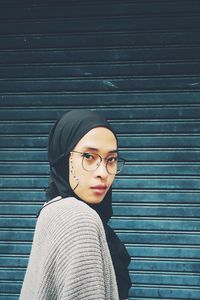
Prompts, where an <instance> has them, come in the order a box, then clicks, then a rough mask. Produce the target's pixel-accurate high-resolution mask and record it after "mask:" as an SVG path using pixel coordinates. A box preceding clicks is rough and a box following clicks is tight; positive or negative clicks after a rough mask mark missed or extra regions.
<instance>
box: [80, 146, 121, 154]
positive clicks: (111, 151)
mask: <svg viewBox="0 0 200 300" xmlns="http://www.w3.org/2000/svg"><path fill="white" fill-rule="evenodd" d="M85 150H89V151H99V149H98V148H93V147H84V148H83V151H85ZM108 153H118V150H117V149H115V150H110V151H108Z"/></svg>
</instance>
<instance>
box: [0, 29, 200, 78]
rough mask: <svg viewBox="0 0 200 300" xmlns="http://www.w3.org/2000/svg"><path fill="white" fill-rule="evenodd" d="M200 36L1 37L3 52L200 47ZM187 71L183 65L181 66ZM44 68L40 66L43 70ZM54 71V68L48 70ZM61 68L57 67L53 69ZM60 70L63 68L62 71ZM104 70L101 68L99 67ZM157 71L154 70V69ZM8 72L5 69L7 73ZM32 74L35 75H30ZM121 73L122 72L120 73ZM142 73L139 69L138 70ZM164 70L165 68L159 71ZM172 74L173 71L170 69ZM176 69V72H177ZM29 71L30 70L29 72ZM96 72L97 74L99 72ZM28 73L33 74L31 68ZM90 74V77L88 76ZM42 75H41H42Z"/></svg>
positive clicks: (33, 35) (104, 34) (109, 34)
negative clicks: (18, 50)
mask: <svg viewBox="0 0 200 300" xmlns="http://www.w3.org/2000/svg"><path fill="white" fill-rule="evenodd" d="M199 43H200V35H199V32H198V31H193V32H192V31H190V32H187V31H186V32H182V31H180V32H178V31H176V32H174V31H168V32H160V31H159V32H154V31H152V32H148V33H146V32H140V33H138V32H123V33H121V32H116V33H110V32H104V33H96V34H91V33H88V34H87V33H84V34H83V33H82V34H77V33H76V34H73V33H71V34H68V35H66V34H65V33H63V34H59V38H58V34H57V35H48V34H46V35H45V34H28V35H25V36H24V35H15V36H13V35H12V36H9V35H8V36H0V49H15V50H16V49H30V48H31V49H48V48H50V49H58V48H65V49H67V48H69V49H70V48H78V49H80V48H90V47H93V48H94V47H99V48H105V47H113V48H114V47H128V46H129V47H130V46H132V47H136V48H137V47H140V46H144V47H148V46H154V47H155V46H163V45H168V46H171V45H179V46H181V45H187V46H189V45H195V46H196V45H198V44H199ZM181 67H182V68H184V66H181ZM43 69H44V68H42V66H40V70H41V71H42V70H43ZM48 69H49V71H51V68H48ZM56 69H59V66H57V67H56V66H55V67H54V70H56ZM60 69H61V68H60ZM100 70H101V68H100ZM154 70H155V68H154ZM5 71H6V70H5ZM31 71H32V72H31ZM119 71H120V70H119ZM137 71H138V72H139V69H138V70H137ZM160 71H162V68H161V69H160ZM171 71H172V72H173V68H171ZM175 71H176V70H174V72H175ZM27 72H28V70H27ZM96 72H97V71H96ZM29 74H31V75H32V76H33V75H34V73H33V70H32V68H31V69H30V72H29ZM88 75H89V74H88ZM40 76H41V75H40Z"/></svg>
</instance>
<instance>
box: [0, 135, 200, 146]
mask: <svg viewBox="0 0 200 300" xmlns="http://www.w3.org/2000/svg"><path fill="white" fill-rule="evenodd" d="M0 140H1V141H0V147H1V148H29V147H30V148H45V147H46V146H47V143H48V137H47V136H42V135H38V136H34V135H33V136H30V135H29V136H23V135H10V136H9V135H5V136H4V135H2V136H1V135H0ZM118 141H119V147H126V148H132V149H134V148H144V149H146V148H184V149H191V148H199V147H200V137H199V134H194V135H193V136H191V135H184V136H183V135H178V134H175V135H174V136H172V135H164V134H163V135H141V136H137V135H136V136H134V135H124V136H121V135H119V136H118Z"/></svg>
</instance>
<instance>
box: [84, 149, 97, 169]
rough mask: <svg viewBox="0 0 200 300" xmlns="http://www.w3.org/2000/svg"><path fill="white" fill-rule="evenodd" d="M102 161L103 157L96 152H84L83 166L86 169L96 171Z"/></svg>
mask: <svg viewBox="0 0 200 300" xmlns="http://www.w3.org/2000/svg"><path fill="white" fill-rule="evenodd" d="M100 163H101V158H100V157H99V155H97V154H96V153H84V155H83V168H84V169H85V170H86V171H94V170H96V169H97V168H98V166H99V165H100Z"/></svg>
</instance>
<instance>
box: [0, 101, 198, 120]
mask: <svg viewBox="0 0 200 300" xmlns="http://www.w3.org/2000/svg"><path fill="white" fill-rule="evenodd" d="M69 110H71V108H69V107H68V106H67V105H66V107H65V108H57V109H56V110H55V109H53V108H48V107H46V108H12V109H11V108H10V109H9V108H2V109H1V110H0V120H1V121H9V122H11V121H12V120H13V121H25V120H28V121H32V120H40V121H41V120H42V121H45V120H46V121H47V122H50V121H52V120H53V121H56V119H57V118H59V117H61V116H62V115H63V114H64V113H65V112H67V111H69ZM92 110H93V111H94V109H92ZM98 112H99V113H100V114H102V115H104V116H105V117H106V118H107V119H109V120H112V121H115V120H118V122H119V121H120V120H124V119H125V120H126V122H127V121H129V120H130V121H133V120H134V121H137V120H141V119H142V120H147V119H148V120H149V121H153V120H155V121H158V120H160V121H170V120H174V119H176V120H177V122H178V121H185V120H187V119H192V120H194V121H199V119H200V106H199V105H191V106H177V107H176V106H174V107H173V106H171V107H168V106H164V107H162V106H161V107H151V106H150V107H132V106H129V105H127V106H124V107H123V108H122V107H119V108H118V107H117V108H115V107H113V108H110V107H107V108H104V107H103V108H101V109H98Z"/></svg>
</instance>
